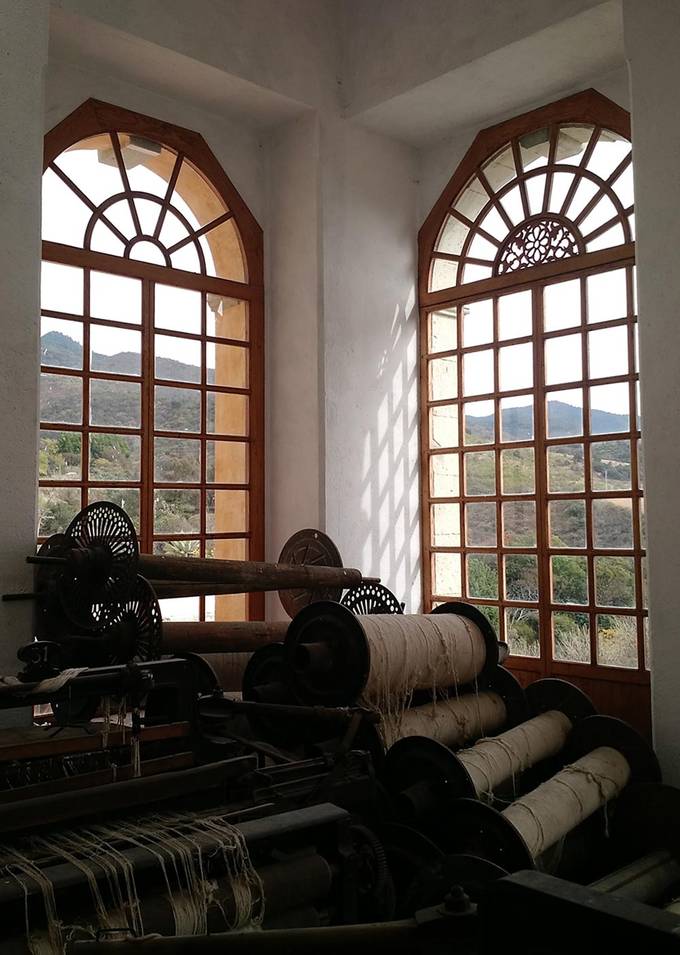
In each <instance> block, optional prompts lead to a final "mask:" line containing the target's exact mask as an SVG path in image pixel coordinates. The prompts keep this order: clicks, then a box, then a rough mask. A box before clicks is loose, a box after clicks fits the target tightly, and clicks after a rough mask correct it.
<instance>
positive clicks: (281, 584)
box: [138, 554, 363, 593]
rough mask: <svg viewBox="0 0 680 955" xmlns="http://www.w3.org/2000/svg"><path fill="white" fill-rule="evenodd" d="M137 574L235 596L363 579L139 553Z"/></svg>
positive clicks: (344, 570) (333, 571)
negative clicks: (231, 591) (226, 589)
mask: <svg viewBox="0 0 680 955" xmlns="http://www.w3.org/2000/svg"><path fill="white" fill-rule="evenodd" d="M138 569H139V573H140V574H141V575H142V576H143V577H146V578H147V579H148V580H158V581H160V580H167V581H170V580H172V581H186V582H188V581H193V582H195V583H199V584H220V585H222V584H226V585H237V586H238V587H239V588H241V589H240V590H238V591H235V592H236V593H245V592H248V593H253V592H255V591H265V590H288V589H294V588H303V589H310V590H317V589H319V588H323V587H341V588H343V589H347V588H349V587H356V585H357V584H360V583H361V582H362V580H363V575H362V573H361V571H360V570H356V569H354V568H351V567H323V566H318V565H316V564H267V563H263V562H260V561H254V560H219V559H216V558H211V557H173V556H166V555H158V554H140V556H139V565H138Z"/></svg>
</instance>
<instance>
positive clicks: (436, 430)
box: [208, 396, 458, 448]
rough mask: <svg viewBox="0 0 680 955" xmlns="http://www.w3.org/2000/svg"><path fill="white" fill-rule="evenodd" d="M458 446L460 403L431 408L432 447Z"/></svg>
mask: <svg viewBox="0 0 680 955" xmlns="http://www.w3.org/2000/svg"><path fill="white" fill-rule="evenodd" d="M208 397H210V396H208ZM457 446H458V405H442V406H440V407H438V408H430V447H431V448H455V447H457Z"/></svg>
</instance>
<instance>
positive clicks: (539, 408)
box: [532, 285, 553, 675]
mask: <svg viewBox="0 0 680 955" xmlns="http://www.w3.org/2000/svg"><path fill="white" fill-rule="evenodd" d="M532 321H533V329H534V422H535V423H534V449H535V450H534V461H535V469H536V470H535V478H536V545H537V547H536V550H537V555H538V627H539V639H540V647H541V664H542V666H541V671H542V673H543V674H544V675H548V674H550V673H551V672H552V663H553V652H552V619H551V614H550V597H551V582H550V528H549V516H548V465H547V452H546V435H547V428H546V407H545V405H546V402H545V394H546V392H545V362H544V355H543V288H542V286H540V285H539V286H536V287H534V289H533V291H532Z"/></svg>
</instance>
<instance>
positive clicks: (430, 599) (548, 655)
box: [418, 90, 650, 729]
mask: <svg viewBox="0 0 680 955" xmlns="http://www.w3.org/2000/svg"><path fill="white" fill-rule="evenodd" d="M565 124H573V125H592V126H594V127H596V129H600V128H606V129H608V130H612V131H613V132H614V133H617V134H619V135H621V136H623V137H625V138H626V139H628V140H630V117H629V115H628V113H627V112H626V111H625V110H623V109H622V108H620V107H619V106H617V105H616V104H614V103H612V102H611V101H610V100H608V99H606V98H605V97H604V96H602V95H601V94H599V93H597V92H596V91H595V90H587V91H585V92H583V93H579V94H576V95H574V96H570V97H567V98H566V99H563V100H560V101H558V102H556V103H552V104H550V105H548V106H545V107H542V108H540V109H536V110H532V111H531V112H528V113H526V114H524V115H522V116H518V117H515V118H514V119H511V120H509V121H508V122H504V123H501V124H499V125H497V126H493V127H491V128H489V129H486V130H483V131H481V132H480V133H479V134H478V135H477V137H476V138H475V140H474V142H473V143H472V145H471V146H470V148H469V150H468V152H467V154H466V155H465V157H464V158H463V160H462V161H461V163H460V165H459V166H458V168H457V169H456V171H455V173H454V174H453V176H452V178H451V180H450V181H449V183H448V185H447V186H446V188H445V189H444V191H443V192H442V194H441V196H440V198H439V199H438V200H437V202H436V203H435V205H434V207H433V209H432V211H431V212H430V214H429V215H428V217H427V219H426V220H425V222H424V224H423V226H422V228H421V229H420V232H419V236H418V254H419V281H418V289H419V308H420V329H419V334H420V409H421V410H420V433H421V473H420V478H421V530H422V553H423V575H422V576H423V601H424V609H425V611H426V612H427V611H429V610H430V609H431V608H432V605H433V603H436V602H437V601H438V598H439V599H442V595H437V594H435V593H434V592H433V586H434V582H433V571H432V554H433V553H434V552H437V551H441V550H442V548H439V547H434V545H433V544H432V540H433V538H432V525H431V503H432V500H433V499H432V497H431V488H430V463H429V461H430V455H431V451H432V449H431V446H430V429H429V408H430V407H431V406H432V404H433V402H432V401H431V400H430V392H429V374H428V369H429V362H430V360H431V359H432V358H433V357H434V356H435V355H436V357H441V356H446V355H454V354H455V355H457V356H458V368H457V376H458V387H457V397H456V398H455V399H452V400H453V401H454V402H455V403H457V405H458V434H459V439H458V447H457V448H456V449H455V450H456V453H457V454H458V455H459V456H460V458H459V460H460V461H461V462H462V461H463V452H464V451H466V450H467V451H470V450H474V451H477V450H491V451H493V453H494V455H495V457H496V462H495V468H496V491H495V494H494V495H492V496H491V497H490V498H488V499H489V500H494V501H495V502H496V509H497V517H496V522H497V535H498V536H497V542H496V545H495V546H494V547H489V548H486V550H487V551H488V552H489V553H492V554H496V555H498V559H499V560H502V557H503V556H505V554H506V553H508V552H510V553H522V548H507V547H506V546H505V545H504V543H503V539H502V537H501V523H500V509H501V503H502V501H505V500H508V499H510V500H511V499H513V495H510V496H509V497H508V496H507V495H504V494H502V492H501V485H500V475H499V473H498V471H499V469H500V455H499V450H500V449H502V448H508V447H512V448H515V447H522V446H523V445H524V446H531V447H534V448H535V449H536V452H535V453H536V455H538V456H541V457H542V456H543V455H545V454H546V447H547V446H548V445H552V444H559V443H560V442H561V443H563V444H569V443H579V444H581V443H582V444H583V447H584V452H585V461H584V472H585V482H586V483H585V491H584V493H583V494H580V493H575V494H572V493H569V494H566V493H565V494H564V495H563V496H564V497H570V498H573V497H577V498H582V499H584V500H585V501H586V510H587V511H589V504H588V502H589V501H591V500H593V499H594V498H596V497H598V496H600V497H605V496H606V497H616V496H617V494H616V493H613V494H612V493H609V492H608V493H607V494H606V495H605V494H599V495H598V494H595V495H593V493H592V488H591V484H590V480H591V476H590V455H589V450H588V449H589V447H590V444H591V443H593V442H596V441H602V440H606V439H607V438H610V439H615V440H630V442H631V490H630V491H626V492H619V496H624V497H626V498H630V499H631V500H632V512H633V547H632V548H631V549H630V550H627V549H626V550H622V551H621V552H620V554H621V556H633V557H635V558H636V560H635V582H636V605H635V608H634V609H631V608H626V609H624V608H617V609H612V610H611V611H610V612H611V613H617V614H619V613H621V614H622V615H634V616H635V617H636V619H637V621H638V625H637V651H638V666H637V668H636V669H632V668H631V669H625V668H619V667H613V666H606V665H603V664H598V663H596V662H594V661H595V660H596V655H595V647H594V643H595V641H596V639H597V636H596V633H595V630H594V626H593V624H594V622H595V619H594V614H595V606H596V604H595V593H594V581H593V570H592V568H593V561H592V558H593V556H596V555H597V553H598V551H597V550H596V549H595V548H594V547H593V540H592V526H591V521H590V518H589V517H588V519H587V540H586V547H585V548H583V549H574V550H573V551H571V550H570V549H564V550H563V549H560V551H559V553H561V554H562V553H564V554H567V555H569V554H570V553H574V554H578V556H583V557H586V558H588V567H589V574H588V577H589V581H588V582H589V591H588V603H587V604H585V605H565V606H564V608H563V609H564V610H565V611H569V612H577V613H581V612H583V613H584V614H588V615H589V619H590V623H591V662H590V663H575V662H574V663H572V662H567V661H560V660H555V659H554V655H553V648H552V626H551V616H550V615H551V613H552V612H553V610H554V607H555V605H554V604H553V603H552V594H551V587H550V566H551V565H550V561H551V556H553V555H554V552H551V549H550V546H549V544H550V541H549V532H548V506H547V503H548V501H549V500H551V499H554V498H559V497H560V495H559V494H548V491H547V487H545V486H542V487H541V486H537V487H536V488H535V492H534V494H533V496H532V495H528V496H527V498H528V499H533V500H535V501H536V518H537V521H536V525H537V527H536V529H537V541H536V545H537V546H536V548H533V549H531V548H530V549H529V550H531V551H532V552H533V553H536V555H537V560H538V580H539V593H538V601H537V602H536V608H537V610H538V612H539V614H540V616H539V620H540V621H541V626H540V657H538V658H532V657H519V656H512V657H510V658H509V665H510V667H511V668H512V669H513V670H514V671H515V672H516V675H517V676H519V677H520V679H521V680H522V681H523V682H529V681H531V680H533V679H536V678H537V677H538V676H556V677H565V678H569V679H571V680H574V681H576V682H578V683H580V685H582V686H583V687H584V688H586V689H588V690H592V688H593V686H595V684H600V685H601V684H603V683H607V684H611V691H610V692H611V693H613V694H619V695H620V694H621V693H622V692H623V693H627V692H631V691H632V692H633V693H635V694H636V699H637V703H636V706H635V713H632V711H631V708H630V707H628V709H627V710H626V707H625V706H624V707H623V709H624V710H626V713H625V715H626V716H627V717H628V718H635V721H636V722H637V723H638V725H640V726H642V727H643V728H645V729H647V728H648V726H649V683H650V675H649V671H648V670H647V669H646V668H645V650H644V623H643V618H644V617H646V614H647V611H646V607H642V606H641V600H642V597H641V595H642V580H641V573H640V567H641V559H642V558H643V557H644V556H645V552H644V549H643V547H642V541H641V539H640V521H639V510H640V502H641V500H642V498H643V492H642V490H639V485H638V442H639V438H640V434H639V432H638V431H637V416H638V415H639V409H638V407H637V396H636V382H637V380H638V373H637V369H634V368H633V367H632V361H633V358H632V357H631V356H632V355H633V354H634V351H633V341H634V326H635V324H636V320H637V319H636V316H635V315H634V314H631V313H630V308H629V311H628V314H627V315H626V317H625V319H623V317H622V321H619V322H611V323H607V322H602V323H599V322H598V323H596V324H594V325H592V326H588V327H589V328H598V329H599V328H606V327H608V325H610V326H611V325H620V324H623V325H625V327H626V329H627V334H628V345H629V373H628V374H627V375H625V376H620V377H617V378H616V379H615V380H616V381H617V382H618V381H620V380H625V381H626V382H627V383H628V385H629V389H630V392H629V393H630V432H628V433H621V434H616V435H592V436H589V430H588V428H587V427H586V426H585V424H584V432H583V435H582V436H580V437H577V436H574V437H573V438H571V439H569V438H563V439H552V438H551V439H547V440H546V434H545V392H546V391H552V390H557V389H559V388H560V387H564V388H576V387H579V386H581V387H584V388H585V389H586V390H585V396H586V401H585V402H584V418H585V416H586V415H587V414H588V406H587V395H588V393H589V389H588V385H589V382H588V380H587V379H586V369H587V364H586V362H585V358H586V356H585V354H584V355H583V359H584V362H583V373H582V375H581V378H580V379H579V383H570V384H569V385H564V386H560V385H557V386H552V385H550V386H547V387H545V386H544V387H542V388H541V387H540V386H541V385H542V384H543V369H542V362H543V343H544V341H545V340H546V339H547V338H550V337H552V336H553V335H555V334H556V333H553V332H545V331H543V329H542V328H541V327H539V324H538V322H539V319H540V309H541V303H540V301H539V299H542V288H543V287H544V286H545V284H547V283H549V282H552V281H555V280H558V279H561V278H563V279H565V280H566V279H570V278H577V277H582V282H581V285H582V288H583V287H584V286H585V279H586V277H587V276H588V275H591V274H594V273H596V272H603V271H608V270H610V269H614V268H617V267H622V268H626V269H627V282H628V289H627V291H628V302H629V303H630V302H631V300H632V273H633V266H634V260H635V246H634V243H633V242H632V241H626V242H624V244H622V245H618V246H615V247H613V248H608V249H602V250H597V251H593V252H582V253H581V254H579V255H575V256H574V257H572V258H564V259H560V260H558V261H552V262H545V263H542V264H539V265H535V266H532V267H528V268H523V269H519V270H517V271H512V272H509V273H506V274H495V275H492V276H491V277H490V278H485V279H481V280H477V281H471V282H468V283H461V282H460V269H459V270H458V274H457V279H456V281H457V282H458V283H459V284H456V285H454V286H451V287H449V288H446V289H441V290H437V291H430V270H431V265H432V262H433V260H434V258H435V256H436V244H437V242H438V239H439V236H440V233H441V229H442V226H443V224H444V222H445V221H446V220H447V216H448V215H449V214H451V213H452V209H453V205H454V203H455V202H456V200H457V198H458V196H459V195H460V194H461V192H462V191H463V190H464V189H465V187H466V186H467V184H468V183H469V182H471V181H472V179H473V177H475V176H479V173H480V170H481V169H482V167H483V165H484V164H485V162H487V161H488V160H490V159H491V157H493V156H494V155H495V154H497V153H498V152H499V151H500V150H502V149H503V148H504V147H506V146H507V145H508V144H509V143H510V142H511V141H513V140H515V138H516V137H519V136H522V135H524V134H526V133H530V132H533V131H535V130H538V129H541V128H543V127H555V126H561V125H565ZM553 149H554V147H553ZM551 155H554V152H553V153H552V154H551ZM550 164H551V158H549V160H548V168H550ZM519 168H520V169H521V167H519ZM564 206H566V202H565V203H564ZM564 206H563V208H564ZM524 208H525V212H526V211H528V210H527V207H526V204H525V206H524ZM623 211H624V212H629V211H630V210H623ZM480 218H481V213H480ZM527 218H531V217H530V216H527ZM565 221H566V220H565ZM626 225H627V224H626ZM624 235H625V238H626V239H627V240H628V239H629V238H630V234H629V233H626V227H625V226H624ZM471 236H472V232H471V233H470V234H468V235H467V236H466V238H465V243H464V248H463V250H462V253H464V251H465V249H467V248H468V247H469V245H470V242H471ZM440 257H442V256H440ZM443 257H445V256H443ZM461 258H462V254H461ZM525 289H528V290H530V291H531V296H532V333H531V335H529V336H525V337H523V338H518V339H507V340H506V339H505V338H504V339H503V340H502V341H500V340H499V337H498V314H497V313H498V309H497V306H496V304H494V308H493V313H494V336H493V342H492V343H490V344H488V345H480V346H475V347H477V348H478V349H479V350H482V349H488V348H490V349H493V351H494V389H495V390H494V392H492V393H491V394H489V395H477V394H475V395H469V396H467V395H464V393H463V388H462V373H463V372H462V365H463V362H462V360H461V352H462V353H463V354H464V353H465V352H466V351H467V349H466V348H463V347H462V345H461V338H460V321H459V322H458V334H459V338H458V340H457V347H456V349H455V350H452V351H449V352H436V353H435V352H434V351H430V342H429V315H430V314H431V313H432V312H433V311H437V310H439V309H444V308H449V307H450V308H456V307H460V306H462V305H463V304H467V303H470V302H473V301H475V300H481V299H489V298H492V297H493V296H497V295H499V294H501V293H503V292H506V293H509V292H518V291H521V290H525ZM582 294H583V293H582ZM495 301H496V300H495V299H494V303H495ZM583 305H584V303H583V301H582V309H583ZM459 318H460V314H459ZM585 322H586V318H585V313H584V312H583V311H582V315H581V324H580V325H579V326H575V327H574V328H573V329H569V331H573V332H574V333H575V332H579V333H580V334H581V336H582V347H583V350H584V352H585V349H586V348H587V334H586V332H585V331H584V327H585ZM566 331H567V330H566V329H565V330H563V331H562V332H558V333H557V334H564V333H565V332H566ZM523 341H531V342H532V343H533V344H534V379H533V385H532V386H531V388H530V389H528V388H523V389H520V390H521V391H522V392H528V391H531V393H532V395H533V402H534V437H533V439H531V440H530V441H526V442H521V441H519V442H511V443H509V444H508V443H505V442H502V441H501V440H500V413H499V412H500V405H499V401H500V399H501V398H503V397H505V396H506V394H508V395H510V396H511V395H512V394H513V392H508V393H506V392H500V391H499V385H498V360H499V346H501V345H502V346H503V347H505V346H508V345H512V344H516V343H518V342H523ZM473 350H475V349H474V348H473ZM610 382H611V379H608V378H602V379H597V380H596V381H594V382H593V384H596V385H600V384H603V385H604V384H608V383H610ZM485 399H486V400H489V401H493V402H494V411H495V422H496V430H495V435H494V441H493V442H490V443H489V444H484V445H479V446H477V445H475V446H474V447H470V446H466V445H465V444H464V434H465V430H464V421H463V408H464V404H465V402H467V401H483V400H485ZM448 402H449V399H446V400H442V401H441V402H440V403H441V404H447V403H448ZM434 404H437V402H434ZM535 473H536V476H537V480H538V482H539V484H540V483H541V480H542V483H543V484H545V473H546V471H545V469H544V468H543V467H541V466H538V464H537V466H536V467H535ZM541 475H543V479H541ZM460 481H461V488H460V493H459V495H458V496H456V497H455V498H451V499H442V498H436V499H434V500H435V501H436V502H440V501H442V502H444V501H445V500H450V501H451V502H455V503H460V505H461V531H460V534H461V539H460V546H459V547H454V548H449V550H452V551H454V552H456V553H460V555H461V574H462V577H461V584H462V592H463V593H466V589H465V574H466V559H465V556H466V553H467V552H468V551H473V552H474V553H483V552H484V551H485V548H484V547H477V546H471V545H468V544H467V543H466V539H465V518H464V507H463V505H464V504H465V503H466V502H467V501H472V502H473V503H474V502H477V501H479V502H483V501H484V500H485V499H486V498H485V497H483V496H482V497H478V496H474V497H470V496H467V495H466V493H465V486H464V483H463V481H464V475H463V467H462V464H461V468H460ZM519 499H522V498H521V497H520V498H519ZM542 503H543V504H544V505H545V506H544V508H541V504H542ZM443 550H444V552H446V550H447V549H446V548H443ZM606 550H607V554H608V555H611V550H610V548H606ZM525 552H527V551H526V550H525ZM616 553H617V554H618V551H617V552H616ZM499 579H500V580H502V579H503V572H502V568H501V571H500V573H499ZM462 599H464V600H465V599H468V600H470V601H471V602H474V603H475V604H478V605H480V606H483V605H484V604H485V603H488V604H490V605H493V606H498V607H499V613H500V615H501V616H502V615H503V612H504V611H503V607H504V606H507V605H508V603H509V604H511V605H512V604H513V601H508V600H507V599H506V598H505V597H504V595H503V593H502V590H501V591H500V592H499V595H498V600H492V599H489V600H487V601H485V600H484V599H481V598H480V599H477V598H472V597H469V598H468V597H463V598H462ZM516 603H518V604H522V605H523V604H524V603H526V601H517V602H516ZM598 609H599V608H598ZM600 612H602V611H601V610H600ZM617 687H620V688H621V689H620V690H619V689H617ZM625 687H627V688H628V689H627V690H626V689H624V688H625ZM642 710H644V711H645V712H644V713H643V712H642Z"/></svg>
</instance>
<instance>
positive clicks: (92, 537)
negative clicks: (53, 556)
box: [57, 501, 139, 630]
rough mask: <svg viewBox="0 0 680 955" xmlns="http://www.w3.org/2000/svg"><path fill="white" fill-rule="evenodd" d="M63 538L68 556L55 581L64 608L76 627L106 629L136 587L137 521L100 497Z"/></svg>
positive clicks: (75, 521) (79, 516)
mask: <svg viewBox="0 0 680 955" xmlns="http://www.w3.org/2000/svg"><path fill="white" fill-rule="evenodd" d="M64 536H65V537H66V538H67V541H68V555H67V561H66V563H65V564H63V566H62V568H61V569H60V571H59V576H58V581H57V588H58V591H59V596H60V599H61V604H62V607H63V609H64V612H65V613H66V615H67V616H68V618H69V619H70V620H71V621H73V623H75V624H76V625H77V626H80V627H86V628H88V629H90V630H100V629H103V628H104V627H106V626H107V625H108V623H109V621H110V613H111V610H114V612H115V609H116V607H117V605H119V604H121V603H124V602H125V601H126V600H128V598H129V597H130V594H131V593H132V591H133V588H134V586H135V579H136V575H137V561H138V559H139V548H138V545H137V535H136V533H135V528H134V525H133V523H132V521H131V520H130V518H129V517H128V516H127V514H126V513H125V511H124V510H123V509H122V508H121V507H118V505H117V504H111V503H110V502H108V501H97V502H96V503H95V504H90V505H89V506H88V507H86V508H85V509H84V510H82V511H81V512H80V513H79V514H78V515H76V517H75V518H74V519H73V520H72V521H71V523H70V524H69V526H68V527H67V528H66V531H65V534H64Z"/></svg>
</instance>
